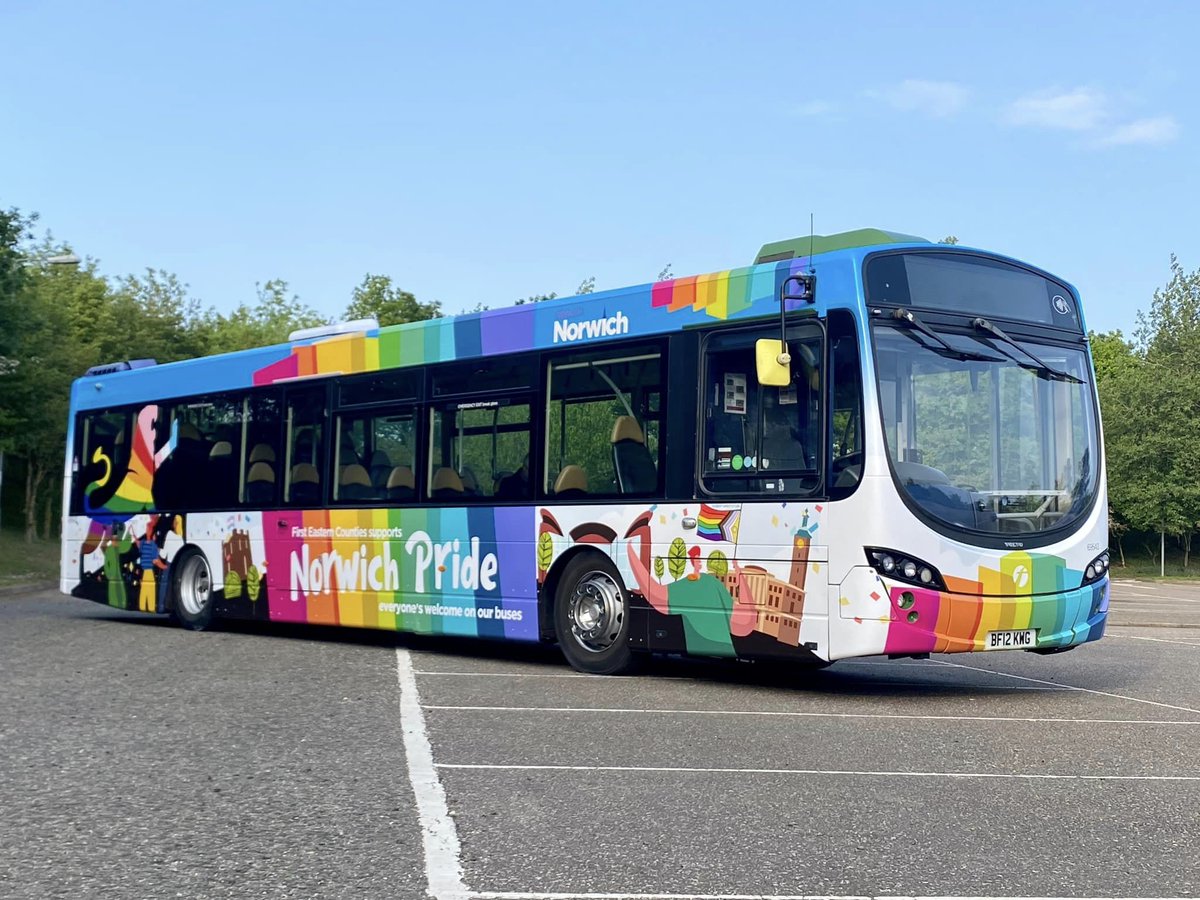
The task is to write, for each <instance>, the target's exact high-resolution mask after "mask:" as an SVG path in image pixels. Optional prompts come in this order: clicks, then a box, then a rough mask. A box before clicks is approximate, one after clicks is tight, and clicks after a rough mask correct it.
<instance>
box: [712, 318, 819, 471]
mask: <svg viewBox="0 0 1200 900" xmlns="http://www.w3.org/2000/svg"><path fill="white" fill-rule="evenodd" d="M774 334H775V335H778V332H775V333H774ZM772 336H773V335H771V334H767V333H765V332H742V333H738V334H725V335H718V336H716V337H714V338H712V339H711V340H710V341H709V342H708V346H707V351H706V359H705V381H704V389H705V408H704V449H703V453H702V460H701V475H702V482H703V485H704V487H705V489H706V490H708V491H710V492H712V493H741V492H751V493H754V492H761V493H764V494H784V493H787V494H793V493H810V492H812V491H814V490H815V489H816V488H817V487H818V485H819V484H820V481H821V479H820V464H821V460H822V459H823V457H824V455H823V453H822V439H821V391H822V381H823V379H822V373H821V333H820V331H819V330H818V329H816V328H806V329H803V330H799V329H797V330H793V331H791V332H789V334H788V349H789V350H790V351H791V354H792V380H791V383H790V384H788V385H787V386H786V387H769V386H765V385H760V384H759V383H758V378H757V374H756V369H755V353H754V345H755V341H756V340H757V339H758V338H760V337H772Z"/></svg>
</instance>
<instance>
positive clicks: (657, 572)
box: [654, 556, 667, 581]
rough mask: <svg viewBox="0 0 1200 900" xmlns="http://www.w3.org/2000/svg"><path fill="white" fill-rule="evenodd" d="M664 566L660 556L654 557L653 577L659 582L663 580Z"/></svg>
mask: <svg viewBox="0 0 1200 900" xmlns="http://www.w3.org/2000/svg"><path fill="white" fill-rule="evenodd" d="M666 568H667V567H666V564H665V563H664V562H663V558H662V557H661V556H656V557H654V577H655V578H657V579H658V580H659V581H662V580H663V573H664V572H665V571H666Z"/></svg>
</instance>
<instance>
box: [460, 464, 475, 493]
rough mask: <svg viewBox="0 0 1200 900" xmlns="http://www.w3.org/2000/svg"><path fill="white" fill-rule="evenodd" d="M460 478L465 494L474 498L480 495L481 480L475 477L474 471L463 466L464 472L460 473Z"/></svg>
mask: <svg viewBox="0 0 1200 900" xmlns="http://www.w3.org/2000/svg"><path fill="white" fill-rule="evenodd" d="M458 477H459V478H461V479H462V484H463V493H464V494H470V495H471V496H473V497H476V496H478V495H479V494H480V490H479V479H478V478H476V477H475V470H474V469H472V468H471V467H470V466H463V467H462V471H460V472H459V473H458Z"/></svg>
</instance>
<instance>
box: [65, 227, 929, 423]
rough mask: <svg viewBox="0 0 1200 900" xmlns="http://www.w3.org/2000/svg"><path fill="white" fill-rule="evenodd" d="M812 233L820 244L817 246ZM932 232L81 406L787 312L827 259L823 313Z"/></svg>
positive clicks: (143, 374)
mask: <svg viewBox="0 0 1200 900" xmlns="http://www.w3.org/2000/svg"><path fill="white" fill-rule="evenodd" d="M810 240H812V243H813V250H814V253H813V255H812V256H811V257H809V256H808V255H803V256H797V255H794V254H795V251H796V250H797V249H798V248H803V250H804V252H805V254H807V250H808V243H809V241H810ZM904 245H914V246H922V247H928V246H929V242H928V241H925V240H923V239H921V238H913V237H911V236H909V235H901V234H896V233H893V232H885V231H879V230H877V229H860V230H858V231H853V232H846V233H844V234H840V235H829V236H819V237H818V236H814V237H812V238H811V239H810V238H809V237H807V236H806V237H803V238H796V239H794V240H792V241H780V242H777V243H775V244H767V245H765V246H764V247H763V249H762V251H760V254H759V256H760V258H761V257H762V256H763V254H767V255H770V254H769V253H768V251H771V252H774V253H776V254H786V253H789V252H790V253H792V254H793V255H791V256H788V257H787V258H780V259H778V260H775V261H769V262H761V263H758V264H756V265H752V266H744V267H741V268H737V269H726V270H724V271H720V272H712V273H709V274H705V275H692V276H686V277H682V278H674V279H670V280H668V281H659V282H655V283H651V284H643V285H635V286H631V287H623V288H617V289H614V290H609V291H597V292H595V293H593V294H585V295H581V296H576V297H562V298H558V299H555V300H547V301H543V302H540V303H530V304H523V305H520V306H509V307H503V308H500V309H491V310H484V311H482V312H475V313H464V314H462V315H457V316H447V317H445V318H439V319H430V320H428V321H424V322H412V323H408V324H404V325H392V326H388V327H384V328H379V329H369V330H365V331H361V332H357V333H352V334H339V335H334V336H324V337H316V338H311V339H301V340H297V341H293V342H290V343H285V344H277V345H274V346H270V347H260V348H254V349H250V350H241V351H237V352H235V353H226V354H221V355H218V356H208V357H202V358H199V359H190V360H184V361H182V362H176V363H169V364H165V365H160V366H154V367H153V368H150V369H144V370H141V371H118V372H108V373H105V374H103V375H102V376H101V375H96V376H85V377H84V378H81V379H78V380H77V381H76V382H75V384H74V385H73V387H72V405H73V407H74V408H76V409H97V408H105V407H112V406H120V405H124V404H127V403H136V402H143V401H145V400H147V399H151V398H154V397H161V398H164V399H166V398H171V397H182V396H188V395H195V394H203V393H215V392H220V391H228V390H237V389H243V388H247V387H251V386H255V385H267V384H274V383H278V382H287V381H294V380H298V379H307V378H315V377H320V376H325V375H348V374H352V373H357V372H371V371H376V370H379V369H390V368H397V367H406V366H416V365H426V364H430V363H436V362H446V361H451V360H456V359H471V358H478V357H482V356H492V355H498V354H504V353H513V352H520V351H523V350H536V349H550V348H557V347H574V346H590V345H593V344H597V343H602V342H604V341H606V340H611V339H614V338H628V337H637V336H639V335H645V336H647V337H649V336H652V335H659V334H667V333H670V332H674V331H679V330H682V329H685V328H694V327H698V326H702V325H704V324H706V323H712V322H714V321H724V320H738V319H752V318H756V317H762V316H769V315H772V314H777V313H778V311H779V293H780V288H781V287H782V286H783V283H784V281H785V280H786V279H787V278H788V277H789V276H790V275H794V274H799V273H802V272H808V271H810V270H815V271H816V274H817V279H818V287H817V291H816V300H815V303H812V304H807V303H805V302H803V301H789V302H788V308H789V309H798V308H800V307H804V306H808V307H810V308H813V309H814V310H815V311H816V312H818V313H823V312H825V311H826V310H827V309H829V308H830V307H838V306H841V307H847V306H848V307H854V306H857V305H858V304H859V302H860V290H859V281H860V275H859V273H860V270H861V263H862V259H863V258H864V257H865V256H866V255H867V254H868V253H870V252H872V251H873V250H877V249H882V248H889V249H891V248H896V247H898V246H904Z"/></svg>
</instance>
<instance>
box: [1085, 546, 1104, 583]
mask: <svg viewBox="0 0 1200 900" xmlns="http://www.w3.org/2000/svg"><path fill="white" fill-rule="evenodd" d="M1107 574H1108V551H1107V550H1105V551H1104V552H1103V553H1101V554H1100V555H1099V556H1097V557H1096V558H1095V559H1093V560H1092V561H1091V562H1090V563H1088V564H1087V568H1086V569H1084V570H1083V584H1081V585H1080V587H1086V586H1087V585H1089V584H1093V583H1095V582H1097V581H1099V580H1100V579H1101V578H1103V577H1104V576H1105V575H1107Z"/></svg>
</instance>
